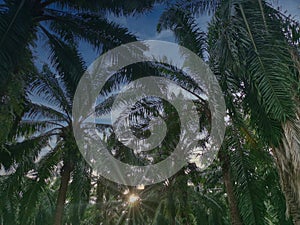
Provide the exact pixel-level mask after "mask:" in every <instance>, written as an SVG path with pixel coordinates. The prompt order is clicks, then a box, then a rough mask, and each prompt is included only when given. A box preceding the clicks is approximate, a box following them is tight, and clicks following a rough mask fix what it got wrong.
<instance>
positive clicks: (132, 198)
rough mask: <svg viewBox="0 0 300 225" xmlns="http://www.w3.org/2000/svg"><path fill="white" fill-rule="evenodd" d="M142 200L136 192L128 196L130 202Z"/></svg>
mask: <svg viewBox="0 0 300 225" xmlns="http://www.w3.org/2000/svg"><path fill="white" fill-rule="evenodd" d="M139 200H140V197H139V196H137V195H136V194H131V195H129V197H128V203H129V204H135V203H136V202H137V201H139Z"/></svg>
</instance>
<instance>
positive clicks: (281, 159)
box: [273, 108, 300, 225]
mask: <svg viewBox="0 0 300 225" xmlns="http://www.w3.org/2000/svg"><path fill="white" fill-rule="evenodd" d="M283 129H284V137H283V139H282V144H281V145H280V146H279V147H278V148H273V154H274V155H275V158H276V161H277V167H278V172H279V176H280V181H281V189H282V191H283V193H284V195H285V199H286V205H287V215H289V216H291V218H292V220H293V222H294V224H295V225H300V108H299V109H298V113H297V121H296V122H286V123H285V124H284V125H283Z"/></svg>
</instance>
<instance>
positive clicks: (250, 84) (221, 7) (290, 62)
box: [158, 1, 299, 224]
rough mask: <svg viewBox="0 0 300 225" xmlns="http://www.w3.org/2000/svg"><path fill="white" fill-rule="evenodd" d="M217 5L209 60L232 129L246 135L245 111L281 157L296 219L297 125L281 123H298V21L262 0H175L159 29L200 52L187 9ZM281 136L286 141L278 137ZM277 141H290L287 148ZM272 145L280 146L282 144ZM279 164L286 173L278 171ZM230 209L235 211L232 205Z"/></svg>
mask: <svg viewBox="0 0 300 225" xmlns="http://www.w3.org/2000/svg"><path fill="white" fill-rule="evenodd" d="M216 9H217V11H216V12H215V15H214V17H213V20H212V23H211V25H210V27H209V36H208V53H209V56H210V57H209V63H210V66H211V68H212V70H213V71H214V73H215V74H216V75H217V77H218V79H219V82H220V85H221V87H222V89H223V91H224V95H225V99H226V103H227V108H228V112H229V116H230V117H231V119H232V121H233V122H234V124H235V126H236V125H237V126H238V127H237V130H238V131H239V132H242V133H245V135H246V136H249V135H248V134H249V132H248V131H247V129H249V128H247V129H246V130H245V126H244V125H243V124H244V122H243V121H242V120H241V118H243V117H245V118H248V117H249V115H250V116H251V117H250V118H251V120H250V121H251V123H250V124H249V125H250V130H252V129H253V128H254V129H256V132H258V133H259V135H260V136H259V137H260V138H261V139H262V140H264V141H265V143H267V144H268V146H270V147H272V148H273V150H274V152H275V153H277V154H274V155H275V156H276V155H277V157H276V159H277V160H278V158H280V159H279V162H280V163H277V165H278V167H279V174H280V177H281V180H283V181H284V182H282V183H283V184H284V185H283V186H282V190H283V191H284V193H285V196H286V201H287V208H288V209H289V211H290V215H291V216H292V217H293V220H294V223H295V224H297V223H299V219H298V218H299V199H298V200H297V196H299V195H298V194H297V193H298V192H299V188H298V187H297V185H296V184H294V183H293V182H297V181H295V180H297V178H298V177H299V174H298V175H297V174H296V173H297V172H295V171H297V170H295V169H293V168H298V167H299V166H297V165H298V164H297V162H299V160H298V159H299V157H298V153H297V152H299V148H298V149H297V144H296V142H295V140H297V137H296V136H297V135H296V130H297V128H296V126H294V127H292V126H289V129H290V130H289V133H288V132H287V129H288V128H287V127H286V126H282V125H281V124H290V125H291V123H294V124H295V125H297V124H298V123H297V122H295V121H297V116H295V114H296V107H295V105H297V104H296V102H295V96H297V93H296V91H297V90H296V89H291V88H290V87H293V85H294V86H295V84H296V83H297V79H298V78H297V69H296V68H295V64H296V63H297V57H296V56H295V55H297V54H295V51H294V50H292V49H293V48H294V46H293V45H292V38H293V41H296V40H298V39H297V38H296V37H297V32H293V35H291V29H290V27H292V25H293V28H295V27H297V25H296V24H295V23H293V22H292V21H291V20H290V19H289V18H287V17H285V16H284V15H283V14H281V13H280V12H278V11H277V10H275V9H273V8H272V7H271V6H270V5H269V4H267V3H265V2H264V1H257V2H255V1H189V2H181V1H179V2H178V3H177V4H175V6H174V7H171V8H170V9H169V10H168V11H167V12H165V13H164V14H163V15H162V17H161V21H160V24H159V25H158V30H159V31H160V30H161V29H162V28H169V29H171V30H173V31H174V33H175V35H176V37H177V39H178V41H179V43H181V44H183V45H185V46H187V47H189V48H190V49H191V50H192V51H194V52H196V53H198V54H199V51H200V49H201V48H199V47H198V48H197V43H198V42H197V40H201V38H202V35H200V34H199V29H198V28H197V26H196V25H195V23H194V22H193V16H192V14H191V12H192V13H199V12H200V13H201V12H202V11H207V10H212V11H215V10H216ZM287 26H289V27H288V28H287ZM283 30H284V31H283ZM295 30H296V29H294V30H293V31H295ZM289 37H292V38H289ZM190 39H193V40H192V41H191V40H190ZM275 48H276V50H275ZM200 52H201V51H200ZM291 52H292V53H293V55H292V56H291ZM199 55H200V56H201V54H199ZM295 58H296V61H295ZM288 121H293V122H288ZM284 129H285V130H286V131H285V132H284ZM245 131H246V132H245ZM283 137H287V140H289V141H285V140H284V139H283V140H282V138H283ZM292 140H294V141H292ZM282 143H289V145H290V148H288V146H289V145H288V144H285V145H283V144H282ZM275 146H281V150H279V147H277V148H276V147H275ZM283 146H284V147H285V149H284V148H283ZM292 147H293V148H292ZM298 147H299V146H298ZM279 153H280V156H279V157H278V154H279ZM283 153H287V154H288V156H284V155H282V154H283ZM292 156H293V157H292ZM222 158H223V159H224V157H222ZM289 159H293V160H292V161H291V160H289ZM225 162H226V161H225ZM288 162H291V163H288ZM287 164H288V165H287ZM284 165H285V166H284ZM223 169H224V168H223ZM283 169H284V170H285V173H288V174H285V175H283V173H282V170H283ZM288 181H289V182H290V183H289V182H288ZM228 197H229V196H228ZM231 202H234V200H232V201H231ZM231 210H232V212H236V210H234V209H233V208H231ZM238 217H239V216H238V215H236V216H233V215H232V219H234V218H235V222H233V223H235V224H240V223H241V222H240V221H239V219H238Z"/></svg>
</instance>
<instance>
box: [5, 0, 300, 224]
mask: <svg viewBox="0 0 300 225" xmlns="http://www.w3.org/2000/svg"><path fill="white" fill-rule="evenodd" d="M158 3H162V4H165V11H164V12H163V13H162V15H161V17H160V20H159V23H158V24H157V31H158V32H161V31H162V30H163V29H170V30H171V31H172V32H173V33H174V36H175V38H176V41H177V42H178V43H179V44H180V45H182V46H185V47H186V48H188V49H190V50H191V51H193V52H194V53H196V54H197V55H198V56H199V57H201V58H203V60H205V61H206V63H207V64H208V65H209V66H210V68H211V70H212V71H213V72H214V74H215V75H216V77H217V79H218V81H219V84H220V86H221V88H222V91H223V95H224V98H225V102H226V107H227V122H226V123H227V129H226V134H225V139H224V142H223V145H222V147H221V149H220V150H219V153H218V158H217V159H216V160H215V161H214V162H213V163H212V164H211V165H210V166H209V167H208V168H206V169H205V170H200V169H199V168H198V167H197V165H196V164H195V163H192V162H190V163H189V164H188V165H187V166H185V167H184V168H183V169H182V170H181V171H179V172H178V173H177V174H176V175H174V176H173V177H170V178H169V179H167V180H165V182H162V183H158V184H154V185H151V186H145V187H143V186H142V187H130V186H125V185H120V184H116V183H113V182H111V181H109V180H106V179H104V178H103V177H101V176H99V175H98V174H97V173H95V171H93V170H92V168H91V167H90V166H89V164H88V163H87V162H86V161H85V160H84V158H83V157H82V155H81V154H80V151H79V149H78V147H77V144H76V141H75V138H74V135H73V127H72V122H73V121H72V119H73V118H72V103H73V97H74V94H75V91H76V87H77V84H78V82H79V80H80V78H81V76H82V75H83V73H84V71H85V70H86V64H85V62H84V60H83V57H82V55H81V53H80V50H79V47H78V46H79V44H80V43H82V42H86V43H88V44H89V45H90V46H92V47H94V48H95V49H96V50H97V51H98V52H99V54H100V53H104V52H106V51H108V50H110V49H113V48H114V47H117V46H119V45H121V44H125V43H129V42H133V41H136V40H137V37H136V36H135V35H133V34H131V33H130V32H129V31H128V30H127V28H124V27H121V26H119V25H118V24H116V23H113V22H109V21H108V20H107V18H106V15H107V13H108V12H109V13H113V14H115V15H116V16H119V15H122V16H126V15H135V14H139V13H145V12H147V11H149V10H151V9H152V8H153V6H154V5H155V4H158ZM0 13H1V15H0V34H1V35H0V61H1V64H0V79H1V83H0V102H1V104H0V165H1V173H2V174H3V175H1V176H0V224H1V225H2V224H3V225H6V224H7V225H10V224H20V225H21V224H22V225H23V224H28V225H29V224H54V225H61V224H104V225H109V224H153V225H160V224H170V225H177V224H182V225H192V224H195V225H196V224H205V225H210V224H211V225H216V224H220V225H221V224H234V225H237V224H239V225H240V224H245V225H248V224H249V225H252V224H259V225H260V224H280V225H292V224H294V225H299V224H300V108H299V105H300V99H299V97H300V93H299V90H300V89H299V84H300V80H299V78H300V76H299V71H300V57H299V43H300V42H299V41H300V32H299V31H300V25H299V24H298V23H297V22H296V21H294V20H293V19H292V18H290V17H288V16H286V15H284V14H283V13H282V12H280V11H278V10H277V9H275V8H274V7H273V6H272V5H270V4H269V3H268V2H267V1H264V0H189V1H183V0H178V1H167V0H142V1H139V0H133V1H121V0H117V1H109V0H103V1H97V0H91V1H81V0H73V1H66V0H5V1H3V3H1V4H0ZM202 13H211V14H212V15H213V16H212V20H211V22H210V24H209V27H208V32H207V33H204V32H202V31H201V28H199V27H198V24H197V23H196V17H197V15H199V14H202ZM39 39H42V40H43V41H44V42H45V43H46V47H47V48H48V50H49V51H48V52H49V53H50V54H49V56H48V58H49V63H48V65H44V66H43V68H41V69H40V68H37V67H36V65H35V58H34V56H33V51H34V49H35V48H36V45H35V44H36V43H37V41H38V40H39ZM147 75H151V76H153V75H156V76H161V77H167V78H168V79H171V80H172V81H173V82H175V83H177V84H178V85H179V86H181V87H183V88H184V89H185V90H187V91H188V92H189V93H190V94H191V95H193V101H194V102H195V104H196V105H197V110H198V112H199V115H204V116H202V117H201V116H200V119H199V123H200V125H201V128H202V129H206V130H209V129H210V117H209V113H207V111H208V105H207V102H206V100H205V99H201V97H200V96H201V93H200V94H199V90H201V87H198V86H197V84H196V83H195V82H194V81H193V80H192V79H191V78H189V77H187V76H186V75H185V74H183V72H182V71H180V70H178V69H177V68H174V67H172V66H169V65H162V64H159V63H155V64H153V63H152V64H151V63H141V64H135V65H131V66H128V68H126V69H124V70H121V71H119V72H118V73H117V74H116V75H114V76H113V77H112V78H111V79H110V80H109V81H108V82H107V85H106V86H105V87H104V90H103V91H102V92H101V93H100V95H101V98H102V99H105V100H103V101H102V102H100V103H99V105H98V106H97V107H96V109H97V115H99V116H101V115H105V114H107V113H109V112H110V111H111V108H112V104H113V100H114V99H115V97H116V93H117V92H118V90H120V88H121V87H122V86H123V85H124V84H125V83H129V82H130V81H132V80H135V79H137V78H139V77H142V76H147ZM200 92H201V91H200ZM134 107H135V108H134V110H133V112H132V114H131V115H130V117H129V118H130V119H131V121H130V123H131V125H132V129H133V131H134V132H135V133H136V135H137V136H139V137H146V136H147V135H149V133H148V126H149V121H150V120H151V118H154V117H157V116H158V115H159V116H160V117H162V118H163V119H164V120H165V122H166V124H167V130H168V133H167V135H166V137H165V139H164V140H163V143H162V144H161V145H160V146H158V147H157V148H156V149H154V150H153V151H151V152H149V154H150V155H151V157H145V156H144V155H141V154H137V153H136V152H134V151H133V150H132V149H129V148H127V147H125V146H124V145H123V144H122V143H121V142H120V141H119V140H118V139H117V138H116V136H115V134H114V132H113V130H112V126H111V124H107V123H103V124H98V125H97V129H98V131H99V132H100V133H101V134H102V135H101V138H102V139H103V142H105V143H106V144H107V146H108V149H109V150H110V151H111V154H112V155H114V157H116V158H117V159H119V160H121V161H123V162H126V163H129V164H135V165H145V164H147V163H155V162H157V161H160V160H162V159H164V158H165V157H167V156H168V155H170V153H171V152H172V149H174V148H175V146H176V144H177V143H178V140H179V134H180V126H179V125H180V121H179V120H178V115H177V114H176V112H175V111H174V108H173V107H172V106H171V105H170V104H169V103H167V102H165V101H163V100H161V99H157V98H149V99H143V100H141V101H140V102H138V103H137V104H136V105H135V106H134ZM208 140H209V134H207V136H206V137H205V138H204V139H203V140H202V141H200V142H199V147H203V148H205V146H206V142H207V141H208ZM150 158H151V160H149V159H150ZM150 161H151V162H150ZM133 194H135V195H136V196H138V197H136V198H135V200H134V202H131V201H129V200H128V198H130V196H131V195H133Z"/></svg>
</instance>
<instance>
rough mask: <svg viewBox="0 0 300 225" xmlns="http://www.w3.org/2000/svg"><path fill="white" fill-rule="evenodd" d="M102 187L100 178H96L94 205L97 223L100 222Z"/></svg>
mask: <svg viewBox="0 0 300 225" xmlns="http://www.w3.org/2000/svg"><path fill="white" fill-rule="evenodd" d="M103 191H104V190H103V187H102V182H101V178H99V179H98V180H97V189H96V194H97V199H96V207H97V216H96V224H97V225H99V224H101V220H102V218H101V214H102V213H103V212H102V204H103Z"/></svg>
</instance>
